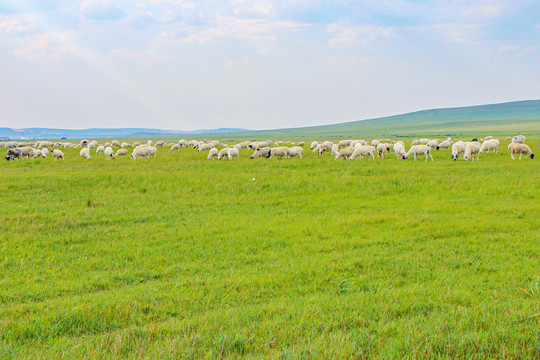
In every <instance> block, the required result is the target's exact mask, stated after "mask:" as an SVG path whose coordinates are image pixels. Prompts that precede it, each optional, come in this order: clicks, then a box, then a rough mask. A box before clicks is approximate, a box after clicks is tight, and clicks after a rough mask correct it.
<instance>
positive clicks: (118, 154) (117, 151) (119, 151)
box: [114, 149, 128, 157]
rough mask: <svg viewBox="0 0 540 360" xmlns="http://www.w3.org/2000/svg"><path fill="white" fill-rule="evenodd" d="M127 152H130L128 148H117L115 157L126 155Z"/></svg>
mask: <svg viewBox="0 0 540 360" xmlns="http://www.w3.org/2000/svg"><path fill="white" fill-rule="evenodd" d="M127 153H128V151H127V149H118V150H116V154H114V157H118V156H126V155H127Z"/></svg>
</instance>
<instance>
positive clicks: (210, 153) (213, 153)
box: [206, 148, 219, 160]
mask: <svg viewBox="0 0 540 360" xmlns="http://www.w3.org/2000/svg"><path fill="white" fill-rule="evenodd" d="M218 154H219V152H218V149H216V148H211V149H210V151H208V156H207V157H206V158H207V159H208V160H212V159H213V158H214V157H215V156H218Z"/></svg>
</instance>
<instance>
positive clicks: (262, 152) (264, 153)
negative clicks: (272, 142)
mask: <svg viewBox="0 0 540 360" xmlns="http://www.w3.org/2000/svg"><path fill="white" fill-rule="evenodd" d="M270 151H271V150H270V148H269V147H263V148H259V149H257V150H255V152H254V153H253V154H252V155H251V156H250V157H249V158H250V159H256V158H259V157H267V156H268V154H270Z"/></svg>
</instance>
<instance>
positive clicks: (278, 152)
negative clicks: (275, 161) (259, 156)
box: [266, 146, 289, 159]
mask: <svg viewBox="0 0 540 360" xmlns="http://www.w3.org/2000/svg"><path fill="white" fill-rule="evenodd" d="M274 156H277V157H278V158H280V159H281V158H282V157H283V156H285V157H288V156H289V148H288V147H284V146H283V147H275V148H271V149H270V152H269V153H268V154H266V157H267V158H268V159H270V158H272V157H274Z"/></svg>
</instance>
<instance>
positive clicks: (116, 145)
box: [111, 140, 120, 148]
mask: <svg viewBox="0 0 540 360" xmlns="http://www.w3.org/2000/svg"><path fill="white" fill-rule="evenodd" d="M111 145H112V146H114V147H117V148H119V147H120V141H118V140H113V141H111Z"/></svg>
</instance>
